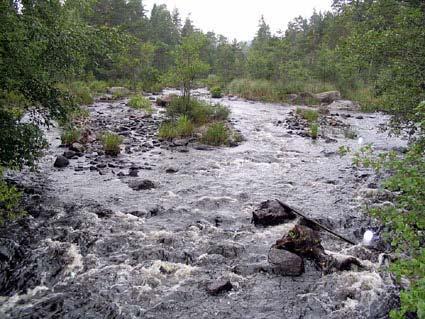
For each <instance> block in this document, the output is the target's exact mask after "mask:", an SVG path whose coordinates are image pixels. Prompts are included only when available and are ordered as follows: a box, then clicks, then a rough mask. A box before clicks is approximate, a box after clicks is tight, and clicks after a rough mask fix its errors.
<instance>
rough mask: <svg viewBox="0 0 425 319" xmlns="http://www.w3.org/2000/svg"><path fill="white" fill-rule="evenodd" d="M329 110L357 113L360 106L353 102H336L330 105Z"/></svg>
mask: <svg viewBox="0 0 425 319" xmlns="http://www.w3.org/2000/svg"><path fill="white" fill-rule="evenodd" d="M329 108H330V109H332V110H347V111H358V110H359V108H360V105H359V104H358V103H357V102H353V101H349V100H338V101H334V102H333V103H332V104H330V105H329Z"/></svg>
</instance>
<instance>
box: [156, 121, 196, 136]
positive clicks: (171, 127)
mask: <svg viewBox="0 0 425 319" xmlns="http://www.w3.org/2000/svg"><path fill="white" fill-rule="evenodd" d="M194 130H195V126H194V125H193V123H192V121H191V120H190V119H189V118H188V117H187V116H186V115H182V116H180V117H179V118H178V119H177V121H175V122H166V123H163V124H162V125H161V126H160V128H159V134H158V135H159V137H160V138H162V139H168V140H171V139H173V138H176V137H189V136H192V135H193V132H194Z"/></svg>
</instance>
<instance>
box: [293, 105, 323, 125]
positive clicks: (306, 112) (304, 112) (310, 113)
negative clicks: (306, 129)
mask: <svg viewBox="0 0 425 319" xmlns="http://www.w3.org/2000/svg"><path fill="white" fill-rule="evenodd" d="M296 114H297V115H299V116H301V117H302V118H303V119H304V120H306V121H307V122H309V123H313V122H316V121H317V120H318V118H319V112H317V111H316V110H312V109H304V108H301V107H297V110H296Z"/></svg>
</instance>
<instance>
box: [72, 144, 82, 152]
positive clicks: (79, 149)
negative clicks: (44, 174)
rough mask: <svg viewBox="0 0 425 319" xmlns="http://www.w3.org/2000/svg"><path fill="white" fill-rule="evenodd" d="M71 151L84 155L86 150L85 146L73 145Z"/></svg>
mask: <svg viewBox="0 0 425 319" xmlns="http://www.w3.org/2000/svg"><path fill="white" fill-rule="evenodd" d="M69 149H70V150H71V151H74V152H77V153H84V150H85V148H84V145H82V144H80V143H72V145H71V146H70V147H69Z"/></svg>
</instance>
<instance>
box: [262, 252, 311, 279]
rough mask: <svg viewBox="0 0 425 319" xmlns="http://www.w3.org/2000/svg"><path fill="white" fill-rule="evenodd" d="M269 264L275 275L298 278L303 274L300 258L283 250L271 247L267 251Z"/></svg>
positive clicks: (302, 261) (302, 264)
mask: <svg viewBox="0 0 425 319" xmlns="http://www.w3.org/2000/svg"><path fill="white" fill-rule="evenodd" d="M268 259H269V263H270V264H271V265H272V266H273V268H272V270H273V272H274V273H275V274H278V275H282V276H300V275H301V274H303V273H304V260H303V259H302V257H300V256H298V255H296V254H294V253H291V252H289V251H287V250H284V249H277V248H275V247H272V248H271V249H270V251H269V256H268Z"/></svg>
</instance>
